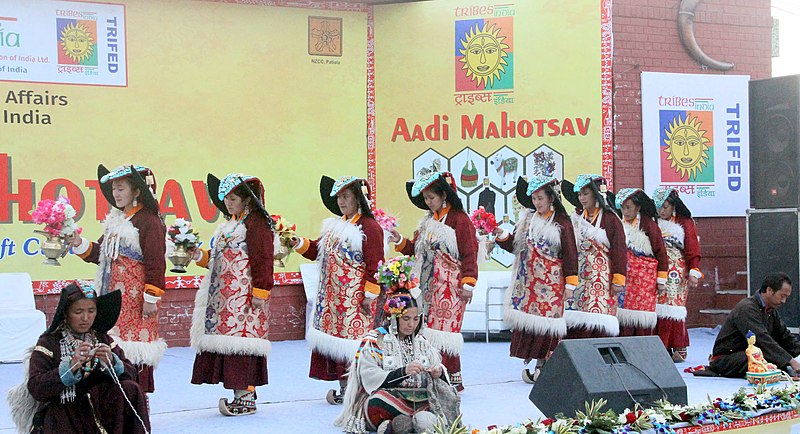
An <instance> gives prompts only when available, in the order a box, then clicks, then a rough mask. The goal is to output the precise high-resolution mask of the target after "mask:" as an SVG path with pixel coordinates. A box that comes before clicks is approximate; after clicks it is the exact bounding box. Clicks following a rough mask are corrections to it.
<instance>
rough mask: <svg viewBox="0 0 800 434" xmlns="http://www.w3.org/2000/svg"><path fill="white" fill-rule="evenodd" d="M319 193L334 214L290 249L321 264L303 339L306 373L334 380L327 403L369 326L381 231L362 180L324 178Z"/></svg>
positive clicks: (342, 384)
mask: <svg viewBox="0 0 800 434" xmlns="http://www.w3.org/2000/svg"><path fill="white" fill-rule="evenodd" d="M320 195H321V196H322V202H323V204H324V205H325V207H326V208H328V210H329V211H330V212H332V213H333V214H335V215H336V216H338V217H331V218H329V219H326V220H325V221H324V222H323V223H322V233H321V234H320V236H319V238H317V239H316V240H310V239H308V238H300V239H295V240H293V241H292V242H293V247H294V248H295V250H296V251H297V252H298V253H300V254H301V255H303V256H304V257H305V258H307V259H311V260H317V261H319V263H320V281H319V288H318V290H317V297H316V300H315V303H314V322H313V324H312V326H311V327H309V329H308V334H307V336H306V339H307V340H308V342H309V346H311V369H310V372H309V377H311V378H314V379H317V380H323V381H338V382H339V391H336V390H335V389H332V390H330V391H328V395H327V400H328V402H329V403H330V404H341V403H342V397H343V396H344V390H345V388H346V386H347V377H346V373H347V367H348V366H349V362H350V360H351V359H352V358H353V355H354V354H355V353H356V350H357V349H358V345H359V343H360V342H361V338H362V337H363V336H364V335H365V334H366V333H367V332H369V331H370V329H371V328H372V321H373V317H374V309H373V305H374V304H375V303H374V300H375V299H376V298H377V297H378V295H380V286H379V285H378V283H377V280H376V279H375V273H376V272H377V271H378V263H379V262H381V261H382V260H383V229H381V227H380V225H379V224H378V222H376V221H375V219H374V218H373V216H372V211H371V210H370V206H369V201H368V199H367V198H368V197H369V188H368V186H367V181H366V180H365V179H362V178H357V177H355V176H344V177H342V178H339V179H338V180H336V181H334V180H333V179H332V178H329V177H327V176H323V177H322V179H321V180H320Z"/></svg>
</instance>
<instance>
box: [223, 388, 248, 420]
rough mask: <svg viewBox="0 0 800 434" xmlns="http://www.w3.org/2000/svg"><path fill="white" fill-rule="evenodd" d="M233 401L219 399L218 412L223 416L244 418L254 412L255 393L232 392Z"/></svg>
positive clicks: (244, 391)
mask: <svg viewBox="0 0 800 434" xmlns="http://www.w3.org/2000/svg"><path fill="white" fill-rule="evenodd" d="M233 394H234V398H233V401H231V402H228V399H227V398H220V400H219V412H220V413H222V414H223V415H225V416H245V415H248V414H253V413H255V412H256V393H255V391H249V390H234V392H233Z"/></svg>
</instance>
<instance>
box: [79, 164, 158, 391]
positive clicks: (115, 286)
mask: <svg viewBox="0 0 800 434" xmlns="http://www.w3.org/2000/svg"><path fill="white" fill-rule="evenodd" d="M97 175H98V179H99V181H100V189H101V190H102V192H103V196H105V198H106V200H108V202H109V203H110V204H111V205H112V208H111V212H109V213H108V215H106V219H105V221H104V222H103V236H101V237H100V239H98V240H97V242H90V241H88V240H87V239H85V238H81V237H79V236H77V235H76V236H74V238H73V247H72V251H73V253H75V254H76V255H78V257H80V258H82V259H83V260H84V261H86V262H92V263H95V264H98V265H99V267H97V273H96V275H95V280H94V282H95V283H94V285H95V288H97V292H98V294H100V295H104V294H108V293H109V292H111V291H121V292H122V310H121V312H120V316H119V320H118V321H117V324H116V326H115V327H114V328H113V329H111V331H109V334H110V335H111V336H113V337H114V339H115V341H116V342H117V343H118V344H119V346H120V347H121V348H122V349H123V350H124V351H125V355H126V356H127V357H128V359H129V360H130V361H131V362H132V363H133V364H134V365H135V366H136V369H137V370H138V371H139V376H138V378H139V384H140V385H141V386H142V390H144V391H145V392H146V393H152V392H153V391H155V381H154V379H153V370H154V369H155V367H156V365H158V362H159V361H160V360H161V357H162V356H163V355H164V351H166V349H167V343H166V342H164V340H163V339H161V338H159V337H158V302H159V300H161V296H162V295H163V294H164V284H165V282H164V273H166V269H167V264H166V261H165V258H164V254H165V251H166V240H165V236H166V227H165V226H164V222H163V221H162V220H161V216H160V214H159V208H158V200H156V198H155V192H156V178H155V175H153V171H152V170H150V169H148V168H146V167H143V166H120V167H118V168H117V169H115V170H114V171H111V172H109V171H108V169H106V168H105V166H103V165H102V164H101V165H100V166H99V167H98V168H97Z"/></svg>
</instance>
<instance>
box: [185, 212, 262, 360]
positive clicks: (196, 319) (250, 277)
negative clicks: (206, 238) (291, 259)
mask: <svg viewBox="0 0 800 434" xmlns="http://www.w3.org/2000/svg"><path fill="white" fill-rule="evenodd" d="M214 240H215V244H214V248H213V249H212V250H211V251H210V252H209V253H208V256H207V257H208V262H207V264H203V263H198V264H199V265H207V266H208V269H209V272H208V274H206V276H205V277H204V278H203V281H202V283H201V284H200V289H199V290H198V291H197V294H196V295H195V306H194V313H193V314H192V329H191V345H192V348H194V350H195V351H196V352H197V353H198V355H199V354H201V353H204V352H211V353H217V354H222V355H242V356H255V357H264V358H266V357H268V356H269V352H270V346H271V344H270V341H269V291H271V290H272V286H273V276H272V271H273V266H274V265H273V258H274V249H275V243H276V242H277V237H275V235H274V233H273V231H272V230H271V229H270V228H269V226H268V223H267V221H266V217H264V216H263V215H261V214H260V213H259V212H251V213H250V214H249V215H247V216H246V217H245V218H244V220H237V219H235V218H232V219H230V220H228V221H225V222H224V223H222V224H220V225H219V226H218V227H217V230H216V232H215V233H214ZM205 257H206V254H204V258H205ZM256 292H264V293H266V296H267V297H266V299H267V303H266V304H265V306H264V309H263V310H258V309H253V308H252V303H251V300H252V298H253V297H255V296H256V295H254V294H255V293H256ZM259 298H264V297H263V294H262V296H261V297H259ZM209 303H210V304H209Z"/></svg>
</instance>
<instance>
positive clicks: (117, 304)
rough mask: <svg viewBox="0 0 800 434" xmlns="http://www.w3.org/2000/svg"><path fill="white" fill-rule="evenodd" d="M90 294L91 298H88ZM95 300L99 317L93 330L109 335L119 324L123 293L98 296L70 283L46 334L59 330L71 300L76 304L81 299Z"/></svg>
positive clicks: (59, 300)
mask: <svg viewBox="0 0 800 434" xmlns="http://www.w3.org/2000/svg"><path fill="white" fill-rule="evenodd" d="M87 294H90V296H87ZM84 298H87V299H94V300H95V305H96V306H97V316H95V318H94V323H93V324H92V330H94V331H96V332H99V333H107V332H108V331H109V330H111V329H112V328H113V327H114V325H115V324H116V323H117V319H118V318H119V311H120V308H121V307H122V292H120V291H111V292H109V293H108V294H106V295H101V296H99V297H98V296H97V295H95V292H94V290H93V289H90V290H88V291H84V290H83V289H82V288H81V287H80V286H79V285H78V284H77V283H74V282H73V283H70V284H69V285H67V286H66V287H65V288H64V289H62V290H61V297H60V298H59V299H58V307H57V308H56V314H55V315H54V316H53V322H51V323H50V327H49V328H48V329H47V331H46V332H45V333H52V332H54V331H56V330H57V329H58V327H59V326H61V324H63V323H64V322H65V321H66V319H67V304H69V303H70V299H71V300H72V301H73V302H74V301H77V300H80V299H84Z"/></svg>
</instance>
